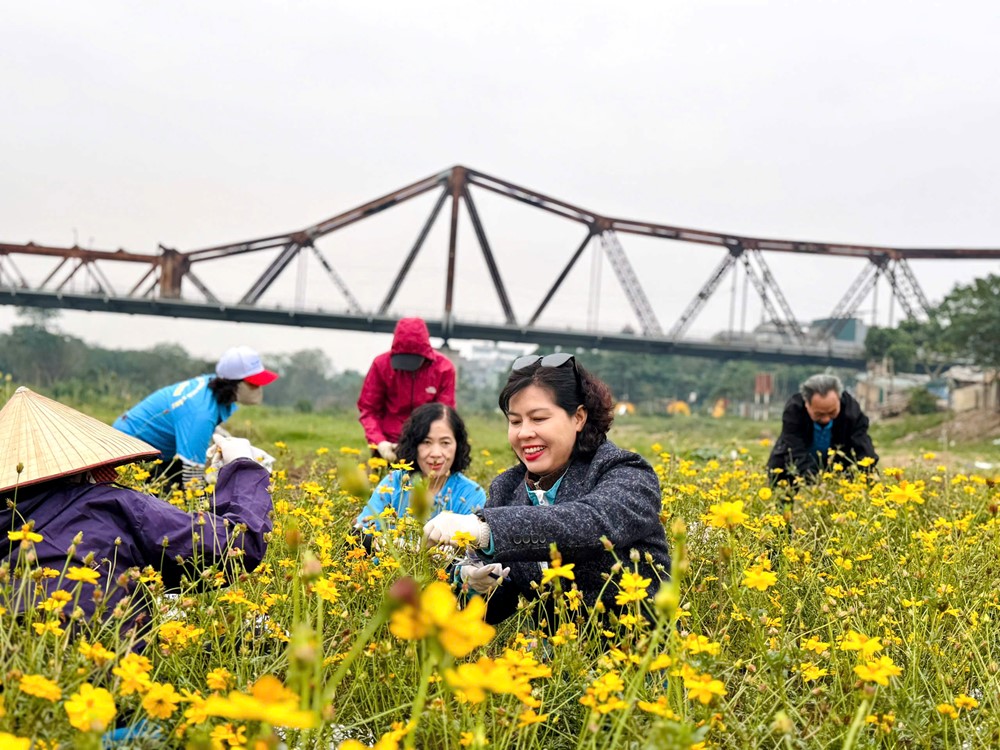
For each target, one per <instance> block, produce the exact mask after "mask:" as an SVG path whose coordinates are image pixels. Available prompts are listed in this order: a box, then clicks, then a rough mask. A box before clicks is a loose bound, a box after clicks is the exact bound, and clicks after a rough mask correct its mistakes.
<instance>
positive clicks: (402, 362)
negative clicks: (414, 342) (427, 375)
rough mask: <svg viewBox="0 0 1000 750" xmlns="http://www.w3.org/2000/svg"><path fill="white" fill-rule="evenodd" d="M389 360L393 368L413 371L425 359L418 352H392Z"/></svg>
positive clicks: (418, 367)
mask: <svg viewBox="0 0 1000 750" xmlns="http://www.w3.org/2000/svg"><path fill="white" fill-rule="evenodd" d="M389 361H390V362H391V363H392V369H393V370H405V371H406V372H413V371H414V370H419V369H420V367H421V366H422V365H423V364H424V362H426V361H427V359H426V358H425V357H422V356H421V355H419V354H393V355H392V357H391V358H390V360H389Z"/></svg>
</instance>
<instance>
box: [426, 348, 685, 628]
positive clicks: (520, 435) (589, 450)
mask: <svg viewBox="0 0 1000 750" xmlns="http://www.w3.org/2000/svg"><path fill="white" fill-rule="evenodd" d="M499 404H500V408H501V409H502V410H503V412H504V414H506V416H507V425H508V427H507V438H508V440H509V441H510V445H511V447H512V448H513V449H514V453H515V454H516V455H517V457H518V459H519V460H520V462H521V463H520V465H518V466H516V467H514V468H513V469H509V470H508V471H505V472H504V473H503V474H501V475H500V476H498V477H497V478H496V479H495V480H494V481H493V484H492V485H491V486H490V494H489V500H488V501H487V503H486V506H485V507H484V508H483V509H482V510H481V511H479V512H477V514H476V515H477V518H476V519H459V518H456V517H452V516H451V514H446V513H445V514H441V515H440V516H438V517H437V518H434V519H431V520H430V521H429V522H428V523H427V525H426V526H425V527H424V535H425V537H426V538H427V540H428V541H429V542H431V543H436V544H446V543H453V542H454V541H455V535H456V534H457V533H459V532H464V533H465V534H466V535H469V536H471V537H472V538H474V539H476V540H477V547H478V551H477V553H476V558H475V559H474V560H473V563H472V564H467V565H465V566H463V568H462V570H461V577H462V579H463V580H465V581H467V582H468V583H469V586H470V588H473V589H475V590H476V591H478V592H479V593H481V594H489V601H488V606H487V614H486V618H487V622H490V623H496V622H499V621H501V620H503V619H505V618H506V617H508V616H510V615H511V614H513V613H514V611H515V610H516V608H517V603H518V598H519V596H522V595H523V596H524V597H525V598H527V599H529V600H531V599H535V598H537V596H538V593H537V592H538V588H537V584H541V583H542V582H543V581H544V580H545V579H546V578H550V577H551V575H549V576H546V574H545V572H543V571H545V569H546V567H547V565H548V563H549V561H550V560H552V551H551V549H550V547H551V545H553V544H555V546H556V549H557V550H558V554H559V556H561V568H560V570H565V571H570V575H565V576H564V577H566V578H570V579H572V580H574V581H575V583H574V586H575V588H577V589H578V590H579V592H580V594H582V597H583V601H584V603H585V604H587V605H589V606H593V605H595V604H596V603H597V601H598V600H599V599H600V600H601V601H602V603H603V605H604V607H605V608H606V609H607V610H609V611H618V610H621V606H620V605H619V603H618V602H617V601H616V600H617V599H618V598H619V596H618V591H617V589H616V587H615V586H614V585H608V580H607V577H608V575H609V574H610V573H611V572H612V567H613V566H614V565H615V564H616V563H617V562H618V561H619V560H621V561H627V560H628V559H629V556H630V555H631V559H632V560H635V561H636V562H635V563H634V565H635V572H636V573H637V575H638V576H639V579H638V580H642V581H644V586H645V587H646V589H647V595H648V596H649V597H650V598H651V595H652V594H654V593H655V591H656V589H657V588H658V587H659V582H660V581H661V580H663V579H666V578H667V577H668V576H669V573H670V554H669V551H668V548H667V540H666V535H665V533H664V529H663V524H661V523H660V520H659V513H660V505H661V500H660V484H659V480H658V479H657V477H656V473H655V472H654V471H653V469H652V467H651V466H650V465H649V464H648V463H647V462H646V461H645V459H643V458H642V457H641V456H639V455H638V454H635V453H631V452H629V451H624V450H621V449H620V448H618V447H617V446H615V445H614V444H613V443H611V442H610V441H608V439H607V433H608V429H609V428H610V426H611V421H612V419H613V415H612V399H611V392H610V390H609V389H608V386H607V385H606V384H605V383H603V382H602V381H601V380H599V379H597V378H595V377H594V376H592V375H590V374H589V373H588V372H587V371H586V370H584V369H583V368H582V367H580V365H579V364H578V363H577V362H576V360H575V358H574V357H573V356H572V355H567V354H550V355H548V356H545V357H522V358H520V359H518V360H516V361H515V362H514V367H513V368H512V370H511V374H510V377H509V378H508V380H507V384H506V386H505V387H504V389H503V391H502V392H501V393H500V400H499ZM633 551H634V553H635V554H632V553H633ZM503 566H507V567H503ZM480 570H482V571H485V573H486V574H485V575H478V573H479V572H480ZM548 572H549V573H550V574H551V572H552V571H551V569H550V570H549V571H548ZM643 598H645V597H643ZM546 619H547V620H548V622H549V623H552V622H553V618H552V617H551V616H549V617H547V618H546Z"/></svg>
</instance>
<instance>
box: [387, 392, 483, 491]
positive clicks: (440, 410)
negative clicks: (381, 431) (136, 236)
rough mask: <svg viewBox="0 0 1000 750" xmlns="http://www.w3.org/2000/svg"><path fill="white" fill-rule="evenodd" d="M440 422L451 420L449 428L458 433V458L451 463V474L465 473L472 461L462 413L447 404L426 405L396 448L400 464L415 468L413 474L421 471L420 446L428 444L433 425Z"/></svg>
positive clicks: (414, 416)
mask: <svg viewBox="0 0 1000 750" xmlns="http://www.w3.org/2000/svg"><path fill="white" fill-rule="evenodd" d="M439 419H445V420H447V421H448V426H449V427H451V431H452V432H453V433H455V459H454V460H453V461H452V463H451V473H452V474H454V473H456V472H459V471H465V470H466V469H467V468H469V464H470V463H471V462H472V447H471V446H470V445H469V431H468V430H467V429H466V428H465V422H463V421H462V418H461V417H460V416H458V412H457V411H455V410H454V409H452V408H451V407H450V406H448V405H447V404H437V403H435V404H424V405H423V406H418V407H417V408H416V409H414V410H413V413H412V414H410V418H409V419H407V420H406V422H404V423H403V429H402V432H401V433H400V435H399V443H398V444H397V445H396V456H397V457H398V458H399V460H400V461H406V463H408V464H410V465H411V466H413V471H420V466H419V464H418V463H417V447H418V446H419V445H420V444H421V443H422V442H424V440H425V439H426V438H427V435H428V434H429V433H430V431H431V425H432V424H434V423H435V422H437V421H438V420H439Z"/></svg>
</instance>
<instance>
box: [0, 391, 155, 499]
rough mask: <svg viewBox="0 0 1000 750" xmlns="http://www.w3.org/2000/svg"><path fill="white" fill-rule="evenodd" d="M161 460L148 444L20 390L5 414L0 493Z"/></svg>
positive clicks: (0, 424) (0, 434) (1, 412)
mask: <svg viewBox="0 0 1000 750" xmlns="http://www.w3.org/2000/svg"><path fill="white" fill-rule="evenodd" d="M158 455H160V452H159V451H158V450H156V448H154V447H153V446H151V445H149V444H148V443H144V442H142V441H141V440H137V439H136V438H134V437H131V436H130V435H126V434H125V433H123V432H119V431H118V430H116V429H115V428H114V427H109V426H108V425H106V424H104V423H103V422H99V421H98V420H96V419H94V418H93V417H88V416H87V415H86V414H82V413H81V412H78V411H77V410H76V409H71V408H69V407H68V406H64V405H63V404H60V403H59V402H58V401H53V400H52V399H50V398H45V396H40V395H38V394H37V393H35V392H34V391H31V390H29V389H28V388H24V387H21V388H18V389H17V390H16V391H15V392H14V395H13V396H11V397H10V401H8V402H7V405H6V406H4V407H3V409H0V492H6V491H7V490H10V489H13V488H14V487H24V486H25V485H30V484H37V483H39V482H44V481H46V480H48V479H56V478H57V477H63V476H68V475H71V474H78V473H80V472H82V471H87V470H88V469H93V468H95V467H97V466H107V465H112V466H115V465H118V464H124V463H128V462H129V461H134V460H137V459H140V458H152V457H154V456H158ZM18 466H21V467H22V468H21V471H20V472H18Z"/></svg>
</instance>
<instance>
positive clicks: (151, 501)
mask: <svg viewBox="0 0 1000 750" xmlns="http://www.w3.org/2000/svg"><path fill="white" fill-rule="evenodd" d="M216 442H217V444H218V445H219V448H220V451H221V454H222V461H223V466H222V468H221V469H220V470H219V477H218V480H217V483H216V487H215V497H214V503H213V511H214V512H208V511H201V512H197V513H185V512H184V511H182V510H180V509H178V508H176V507H174V506H173V505H170V504H169V503H167V502H165V501H163V500H160V499H159V498H156V497H152V496H150V495H145V494H143V493H141V492H137V491H135V490H131V489H127V488H125V487H121V486H119V485H117V484H114V479H115V478H116V476H117V474H116V472H115V467H116V466H119V465H121V464H125V463H130V462H133V461H136V460H142V459H147V458H150V457H152V456H155V455H157V454H158V453H159V451H158V450H157V449H156V448H154V447H153V446H151V445H148V444H147V443H144V442H143V441H141V440H138V439H136V438H134V437H131V436H129V435H125V434H123V433H121V432H119V431H118V430H115V429H114V428H112V427H110V426H108V425H106V424H104V423H103V422H99V421H98V420H96V419H93V418H92V417H89V416H87V415H86V414H83V413H81V412H79V411H76V410H75V409H71V408H70V407H68V406H65V405H64V404H60V403H59V402H57V401H53V400H51V399H48V398H45V397H44V396H41V395H39V394H37V393H34V392H33V391H31V390H29V389H27V388H23V387H22V388H18V389H17V391H16V392H15V393H14V395H13V396H11V398H10V400H9V401H8V402H7V404H6V405H5V406H4V407H3V409H2V410H0V529H4V530H7V531H8V532H9V533H7V534H4V535H3V536H0V569H6V570H7V574H8V575H10V576H13V577H15V578H16V577H17V576H20V575H29V576H30V575H31V574H32V571H34V572H36V573H37V572H38V571H44V570H45V569H48V570H51V571H55V573H56V575H55V576H50V575H40V576H38V577H33V580H37V581H38V582H39V585H40V586H42V587H43V588H44V592H43V593H41V594H40V595H39V596H38V598H37V602H35V603H38V602H41V601H44V600H45V598H46V597H47V596H49V595H51V594H52V593H53V592H54V591H56V590H57V589H63V590H65V591H67V592H73V591H74V589H75V587H76V586H78V585H82V588H83V590H82V592H81V594H80V596H79V597H78V599H77V604H78V606H79V607H80V609H81V610H82V611H83V619H84V620H86V621H88V622H89V621H94V622H95V624H96V623H97V622H100V621H103V620H105V619H107V618H114V619H115V620H116V621H118V622H120V630H119V632H120V633H121V637H123V638H128V637H129V631H134V634H133V637H134V638H135V641H134V642H135V643H141V637H142V630H143V627H142V626H143V624H144V623H146V622H148V619H149V614H150V613H149V611H148V608H147V607H148V605H146V604H145V601H144V599H143V598H142V597H141V596H135V597H134V596H133V595H134V594H135V586H136V583H135V581H136V580H137V579H138V577H139V576H138V575H135V576H132V575H130V573H131V572H133V571H138V570H142V569H144V568H146V567H147V566H152V567H153V568H154V569H156V570H158V571H159V572H160V574H161V575H162V578H163V582H164V585H165V586H166V587H167V588H168V589H170V588H173V587H177V586H178V585H179V584H180V582H181V579H182V577H184V576H186V577H188V578H197V576H198V575H200V574H201V572H202V571H203V570H205V569H207V568H209V567H210V566H213V565H217V566H219V567H220V568H224V569H225V570H226V572H227V573H229V574H232V573H234V572H235V568H234V567H233V564H234V561H235V560H237V559H238V560H239V561H240V566H241V567H242V568H243V569H246V570H248V571H252V570H253V569H254V568H256V567H257V565H259V564H260V561H261V560H262V559H263V557H264V553H265V552H266V550H267V535H268V533H269V532H270V531H271V526H272V524H271V518H270V513H271V510H272V505H271V495H270V492H269V490H268V485H269V483H270V474H269V473H268V471H267V470H266V469H264V468H263V467H262V466H260V465H259V464H257V463H256V462H255V461H254V460H253V448H252V446H251V445H250V443H249V442H248V441H247V440H244V439H242V438H222V437H216ZM78 582H82V583H78ZM29 590H32V591H33V590H34V587H33V586H32V587H29ZM74 596H75V594H74ZM31 606H33V604H32V603H31V602H21V603H20V604H19V605H16V607H15V608H17V609H19V610H20V611H23V610H24V609H25V608H26V607H31ZM59 616H60V617H64V615H59ZM64 624H65V623H64Z"/></svg>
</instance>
